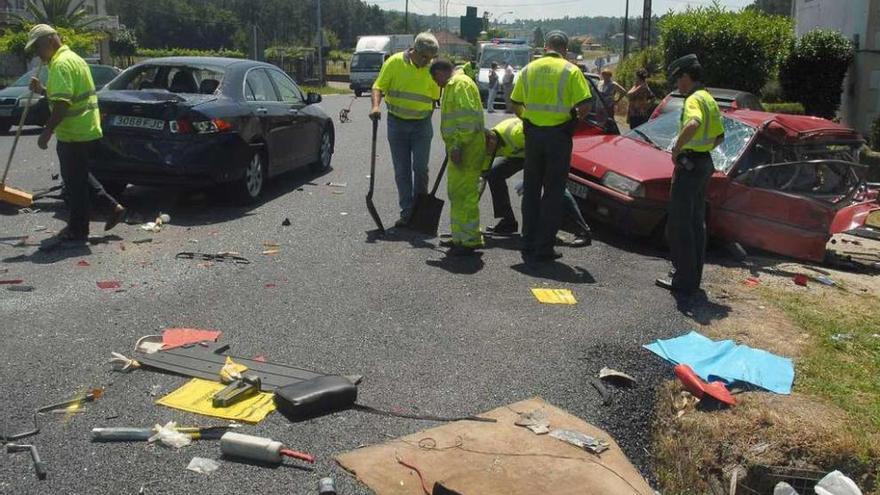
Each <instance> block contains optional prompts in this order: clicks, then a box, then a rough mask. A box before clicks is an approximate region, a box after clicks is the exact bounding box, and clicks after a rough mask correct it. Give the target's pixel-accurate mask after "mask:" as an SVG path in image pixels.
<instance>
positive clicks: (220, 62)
mask: <svg viewBox="0 0 880 495" xmlns="http://www.w3.org/2000/svg"><path fill="white" fill-rule="evenodd" d="M240 63H249V64H252V65H254V66H266V67H270V66H271V65H270V64H266V63H263V62H257V61H256V60H248V59H241V58H229V57H159V58H151V59H149V60H144V61H143V62H141V64H154V65H187V64H191V65H214V66H218V67H229V66H230V65H235V64H240Z"/></svg>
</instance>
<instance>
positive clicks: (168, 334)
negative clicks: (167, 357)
mask: <svg viewBox="0 0 880 495" xmlns="http://www.w3.org/2000/svg"><path fill="white" fill-rule="evenodd" d="M222 333H223V332H220V331H218V330H202V329H198V328H166V329H165V331H163V332H162V349H173V348H175V347H180V346H184V345H188V344H197V343H199V342H206V341H207V342H217V339H219V338H220V335H221V334H222Z"/></svg>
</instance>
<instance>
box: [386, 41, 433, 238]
mask: <svg viewBox="0 0 880 495" xmlns="http://www.w3.org/2000/svg"><path fill="white" fill-rule="evenodd" d="M438 50H439V45H438V44H437V38H435V37H434V35H433V34H431V33H421V34H419V35H418V36H416V39H415V43H414V44H413V46H412V48H410V49H408V50H406V51H404V52H401V53H397V54H394V55H392V56H391V57H389V58H388V60H386V61H385V63H384V64H383V65H382V69H381V70H380V72H379V77H378V79H376V82H375V83H374V84H373V95H372V96H373V108H372V109H371V110H370V118H371V119H379V118H380V117H381V115H382V111H381V110H380V108H379V105H380V104H381V102H382V98H383V97H384V98H385V105H386V106H387V107H388V145H389V146H390V148H391V162H392V163H393V164H394V181H395V182H396V183H397V197H398V203H399V205H400V219H399V220H397V222H396V223H395V224H394V225H395V226H396V227H404V226H406V224H407V222H409V219H410V217H411V216H412V209H413V202H414V198H415V197H416V196H418V195H419V194H424V193H427V192H428V159H429V157H430V154H431V139H433V137H434V128H433V126H432V125H431V115H432V113H433V112H434V102H435V101H437V100H439V99H440V87H439V86H437V84H436V83H435V82H434V80H433V79H432V78H431V74H430V73H429V72H428V66H429V65H431V60H433V59H434V57H436V56H437V51H438Z"/></svg>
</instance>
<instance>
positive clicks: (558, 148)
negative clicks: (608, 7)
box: [511, 31, 592, 263]
mask: <svg viewBox="0 0 880 495" xmlns="http://www.w3.org/2000/svg"><path fill="white" fill-rule="evenodd" d="M544 49H545V52H546V53H545V55H544V56H543V57H541V58H539V59H537V60H535V61H533V62H531V63H530V64H529V65H527V66H526V67H525V68H523V70H522V72H520V75H519V79H517V81H516V84H515V85H514V88H513V94H512V96H511V100H512V101H513V104H514V110H515V111H516V113H517V116H519V117H520V118H522V119H523V125H524V129H525V135H526V142H525V144H526V146H525V148H526V157H525V163H524V165H523V167H524V170H523V199H522V217H523V246H522V255H523V260H524V261H526V262H527V263H529V262H540V261H550V260H554V259H558V258H560V257H561V256H562V255H561V254H560V253H558V252H556V250H555V249H554V248H553V246H554V245H555V243H556V234H557V232H558V231H559V226H560V224H561V222H562V210H563V197H564V192H565V186H566V182H567V180H568V171H569V168H570V166H571V148H572V142H571V137H572V133H573V132H574V124H575V119H582V118H584V117H585V116H586V115H587V114H588V113H589V110H590V98H591V96H592V95H591V94H590V87H589V85H588V84H587V80H586V78H585V77H584V74H583V72H581V71H580V70H579V69H578V68H577V66H575V65H574V64H572V63H570V62H568V61H567V60H565V57H564V55H563V54H565V53H566V51H567V49H568V36H567V35H566V34H565V33H563V32H562V31H551V32H550V33H548V34H547V37H546V38H545V46H544Z"/></svg>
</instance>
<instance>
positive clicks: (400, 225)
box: [394, 217, 409, 229]
mask: <svg viewBox="0 0 880 495" xmlns="http://www.w3.org/2000/svg"><path fill="white" fill-rule="evenodd" d="M407 227H409V219H408V218H403V217H400V218H398V219H397V221H396V222H394V228H396V229H405V228H407Z"/></svg>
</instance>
